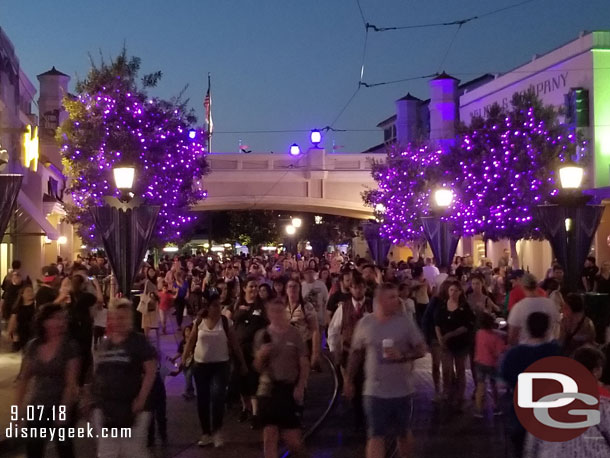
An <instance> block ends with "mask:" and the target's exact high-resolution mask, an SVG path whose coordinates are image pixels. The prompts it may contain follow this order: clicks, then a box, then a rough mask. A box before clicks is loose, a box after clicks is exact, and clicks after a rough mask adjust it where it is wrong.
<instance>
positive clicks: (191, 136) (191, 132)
mask: <svg viewBox="0 0 610 458" xmlns="http://www.w3.org/2000/svg"><path fill="white" fill-rule="evenodd" d="M195 137H197V131H196V130H195V129H191V130H189V138H190V139H191V140H195Z"/></svg>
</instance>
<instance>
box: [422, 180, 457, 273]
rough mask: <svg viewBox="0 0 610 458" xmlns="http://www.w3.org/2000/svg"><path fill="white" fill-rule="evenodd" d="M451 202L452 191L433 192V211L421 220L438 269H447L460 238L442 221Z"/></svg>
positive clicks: (439, 190) (442, 189) (443, 189)
mask: <svg viewBox="0 0 610 458" xmlns="http://www.w3.org/2000/svg"><path fill="white" fill-rule="evenodd" d="M452 202H453V191H451V190H450V189H446V188H440V189H437V190H436V191H435V192H434V209H433V211H432V214H431V215H430V216H424V217H422V218H421V223H422V226H423V229H424V235H425V236H426V240H427V241H428V243H429V244H430V248H431V249H432V253H433V254H434V258H435V260H436V263H437V264H438V266H439V267H441V266H443V267H447V268H448V267H449V266H450V265H451V261H452V260H453V256H454V255H455V250H456V249H457V245H458V242H459V241H460V237H459V236H457V235H455V234H454V233H453V231H452V230H451V226H450V225H449V224H448V223H447V221H445V220H444V219H443V216H444V215H445V212H446V211H447V208H449V206H450V205H451V203H452Z"/></svg>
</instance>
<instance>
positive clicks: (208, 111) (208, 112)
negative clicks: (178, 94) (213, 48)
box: [203, 73, 214, 151]
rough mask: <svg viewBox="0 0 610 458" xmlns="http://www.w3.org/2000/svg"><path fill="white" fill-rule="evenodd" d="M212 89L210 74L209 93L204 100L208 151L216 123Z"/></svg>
mask: <svg viewBox="0 0 610 458" xmlns="http://www.w3.org/2000/svg"><path fill="white" fill-rule="evenodd" d="M210 89H211V84H210V74H209V73H208V92H206V94H205V99H203V107H204V108H205V123H206V129H207V131H208V151H209V148H210V144H211V143H212V141H211V137H212V132H213V130H214V123H213V122H212V94H211V92H210Z"/></svg>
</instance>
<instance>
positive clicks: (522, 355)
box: [500, 311, 561, 458]
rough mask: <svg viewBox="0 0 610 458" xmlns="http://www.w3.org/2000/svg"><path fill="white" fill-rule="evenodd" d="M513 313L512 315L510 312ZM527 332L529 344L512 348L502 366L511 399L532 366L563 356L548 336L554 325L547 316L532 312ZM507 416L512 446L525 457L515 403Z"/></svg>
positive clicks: (502, 375)
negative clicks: (524, 373)
mask: <svg viewBox="0 0 610 458" xmlns="http://www.w3.org/2000/svg"><path fill="white" fill-rule="evenodd" d="M511 313H512V312H511ZM525 324H526V328H525V329H524V331H525V332H526V333H527V336H528V338H527V340H526V341H525V342H524V343H520V344H518V345H517V346H515V347H513V348H511V349H510V350H508V352H507V353H506V356H505V357H504V359H503V360H502V364H501V366H500V376H501V377H502V379H503V380H504V381H505V382H506V384H507V385H508V387H509V389H510V391H511V393H510V394H511V396H510V398H511V399H512V392H514V390H515V387H516V386H517V379H518V377H519V374H521V373H522V372H524V371H525V369H527V368H528V367H529V366H530V365H531V364H533V363H534V362H536V361H538V360H539V359H542V358H546V357H548V356H560V355H561V347H560V346H559V344H558V343H557V342H555V341H549V340H548V337H547V336H548V332H549V329H550V328H551V325H552V319H551V318H550V315H549V314H548V313H545V312H542V311H533V312H532V313H530V314H529V315H527V318H526V321H525ZM510 406H511V408H510V411H509V415H508V422H509V435H510V440H511V443H512V446H513V453H514V455H515V457H517V458H520V457H521V456H522V455H523V444H524V441H525V435H526V432H525V428H524V427H523V425H521V423H520V422H519V420H518V419H517V414H516V413H515V410H514V406H513V403H512V402H511V403H510Z"/></svg>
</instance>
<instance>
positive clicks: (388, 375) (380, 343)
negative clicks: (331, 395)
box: [345, 283, 425, 458]
mask: <svg viewBox="0 0 610 458" xmlns="http://www.w3.org/2000/svg"><path fill="white" fill-rule="evenodd" d="M375 300H376V303H377V308H376V310H375V312H374V313H372V314H369V315H366V316H364V317H362V319H361V320H360V321H359V322H358V324H357V325H356V329H355V331H354V336H353V339H352V343H351V353H350V357H349V363H348V368H347V377H346V380H345V393H346V395H347V396H348V397H353V396H354V393H355V388H354V379H355V376H356V374H357V373H358V371H359V368H360V366H361V365H362V364H364V373H365V382H364V408H365V412H366V418H367V424H368V441H367V447H366V456H367V458H378V457H383V456H385V438H386V437H387V436H389V435H390V436H395V437H396V438H397V442H398V451H399V456H400V457H402V458H406V457H407V456H409V455H410V453H411V449H412V436H411V434H410V429H411V420H412V415H413V393H414V388H413V380H412V376H411V367H410V364H409V362H410V361H412V360H414V359H418V358H421V357H423V356H424V354H425V344H424V340H423V337H422V335H421V333H420V331H419V329H418V327H417V326H416V324H415V323H414V322H413V320H412V319H411V318H410V317H408V316H405V315H402V314H401V313H400V300H399V298H398V289H397V288H396V285H394V284H392V283H384V284H382V285H380V286H379V288H378V289H377V291H376V293H375Z"/></svg>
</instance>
